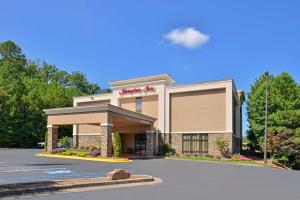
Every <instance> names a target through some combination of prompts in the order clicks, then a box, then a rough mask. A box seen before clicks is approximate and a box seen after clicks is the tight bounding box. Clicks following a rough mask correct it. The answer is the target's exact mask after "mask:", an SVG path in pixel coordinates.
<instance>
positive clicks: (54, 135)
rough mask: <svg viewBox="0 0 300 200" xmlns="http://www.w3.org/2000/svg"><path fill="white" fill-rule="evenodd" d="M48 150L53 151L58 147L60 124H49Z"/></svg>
mask: <svg viewBox="0 0 300 200" xmlns="http://www.w3.org/2000/svg"><path fill="white" fill-rule="evenodd" d="M47 128H48V138H47V152H51V151H52V150H53V149H55V148H57V142H58V126H54V125H48V126H47Z"/></svg>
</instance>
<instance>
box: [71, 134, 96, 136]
mask: <svg viewBox="0 0 300 200" xmlns="http://www.w3.org/2000/svg"><path fill="white" fill-rule="evenodd" d="M73 135H75V136H77V135H79V136H92V135H98V136H100V135H101V133H79V134H77V135H76V134H73Z"/></svg>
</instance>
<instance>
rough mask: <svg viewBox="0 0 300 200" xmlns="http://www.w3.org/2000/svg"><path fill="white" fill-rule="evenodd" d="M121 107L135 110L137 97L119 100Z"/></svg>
mask: <svg viewBox="0 0 300 200" xmlns="http://www.w3.org/2000/svg"><path fill="white" fill-rule="evenodd" d="M119 102H120V107H121V108H124V109H127V110H131V111H134V112H135V97H130V98H123V99H120V100H119Z"/></svg>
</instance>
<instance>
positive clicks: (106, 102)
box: [77, 100, 110, 106]
mask: <svg viewBox="0 0 300 200" xmlns="http://www.w3.org/2000/svg"><path fill="white" fill-rule="evenodd" d="M101 104H110V100H101V101H87V102H79V103H77V106H97V105H101Z"/></svg>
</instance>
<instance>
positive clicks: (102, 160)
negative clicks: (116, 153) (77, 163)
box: [35, 153, 132, 163]
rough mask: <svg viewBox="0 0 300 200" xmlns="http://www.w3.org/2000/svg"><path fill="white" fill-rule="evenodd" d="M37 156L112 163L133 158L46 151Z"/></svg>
mask: <svg viewBox="0 0 300 200" xmlns="http://www.w3.org/2000/svg"><path fill="white" fill-rule="evenodd" d="M35 156H39V157H50V158H65V159H72V160H86V161H95V162H110V163H128V162H132V160H129V159H128V158H86V157H79V156H64V155H53V154H44V153H39V154H35Z"/></svg>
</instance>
